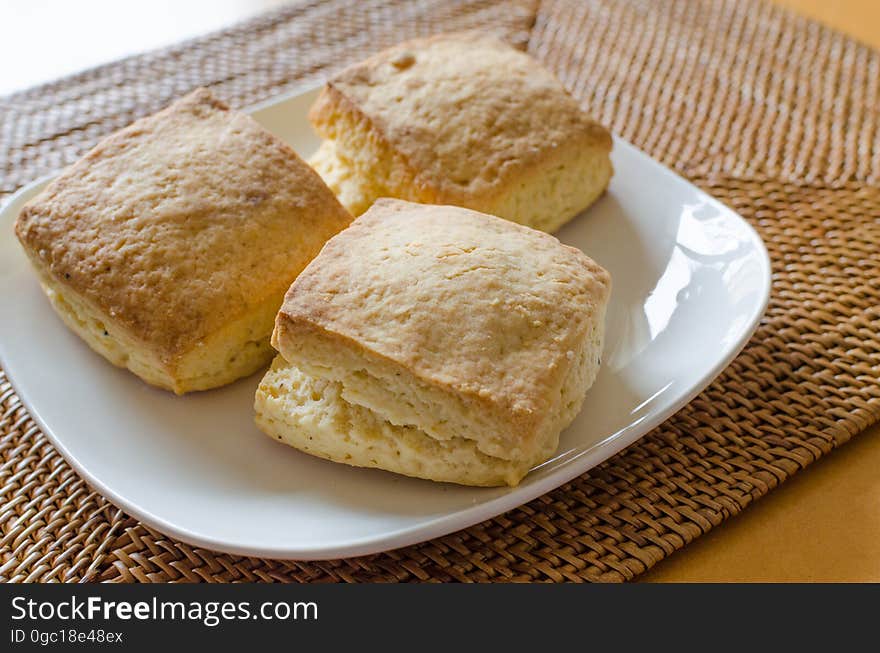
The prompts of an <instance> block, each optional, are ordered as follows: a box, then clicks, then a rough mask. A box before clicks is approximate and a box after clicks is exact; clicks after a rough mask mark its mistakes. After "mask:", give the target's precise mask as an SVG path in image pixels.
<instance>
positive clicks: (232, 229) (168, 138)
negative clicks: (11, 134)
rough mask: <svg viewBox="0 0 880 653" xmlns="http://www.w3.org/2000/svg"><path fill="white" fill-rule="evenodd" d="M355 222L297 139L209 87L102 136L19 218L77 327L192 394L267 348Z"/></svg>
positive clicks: (116, 358)
mask: <svg viewBox="0 0 880 653" xmlns="http://www.w3.org/2000/svg"><path fill="white" fill-rule="evenodd" d="M350 221H351V216H350V215H349V214H348V212H347V211H346V210H345V209H344V208H343V207H342V206H341V205H340V204H339V203H338V202H337V201H336V199H335V197H334V196H333V194H332V193H331V192H330V190H329V189H328V188H327V187H326V186H325V185H324V183H323V182H322V181H321V179H320V177H319V176H318V175H317V174H316V173H315V172H314V171H313V170H312V169H311V168H309V166H308V165H307V164H306V163H305V162H303V161H302V160H301V159H300V158H299V157H298V156H297V154H296V153H295V152H294V151H293V150H292V149H291V148H290V147H288V146H287V145H285V144H284V143H283V142H282V141H281V140H279V139H278V138H276V137H275V136H273V135H272V134H270V133H269V132H267V131H266V130H264V129H263V128H262V127H260V126H259V125H258V124H257V123H256V122H254V121H253V120H252V119H251V118H250V117H248V116H246V115H244V114H242V113H239V112H237V111H231V110H229V109H228V108H227V107H226V106H225V105H224V104H223V103H222V102H220V101H218V100H216V99H215V98H214V97H213V96H212V95H211V94H210V93H209V92H208V91H207V90H204V89H201V90H197V91H195V92H193V93H191V94H190V95H188V96H186V97H184V98H183V99H181V100H179V101H178V102H176V103H174V104H173V105H171V106H170V107H168V108H167V109H165V110H163V111H160V112H159V113H157V114H155V115H153V116H150V117H148V118H145V119H142V120H138V121H137V122H135V123H134V124H132V125H131V126H129V127H127V128H125V129H123V130H122V131H120V132H118V133H116V134H114V135H112V136H110V137H109V138H107V139H105V140H104V141H102V142H101V143H100V144H99V145H98V146H97V147H95V148H94V149H93V150H92V151H91V152H89V153H88V154H86V155H85V156H84V157H83V158H82V159H81V160H80V161H78V162H77V163H76V164H74V165H73V166H72V167H70V168H69V169H67V170H66V171H65V172H63V173H62V174H61V176H59V177H58V178H57V179H56V180H55V181H53V182H52V183H51V184H49V186H48V187H47V188H46V189H45V190H44V191H43V192H42V193H41V194H40V195H39V196H37V197H36V198H34V199H33V200H32V201H31V202H29V203H28V204H27V205H26V206H25V208H24V209H23V210H22V212H21V214H20V215H19V218H18V221H17V222H16V226H15V230H16V234H17V235H18V238H19V240H20V241H21V243H22V245H23V246H24V249H25V251H26V252H27V254H28V256H29V257H30V259H31V261H32V263H33V264H34V266H35V267H36V269H37V271H38V272H39V274H40V278H41V281H42V283H43V286H44V288H45V290H46V293H47V295H48V296H49V298H50V300H51V301H52V305H53V306H54V307H55V309H56V310H57V311H58V313H59V315H60V316H61V318H62V319H63V320H64V322H65V323H66V324H67V325H68V326H69V327H70V328H71V329H73V330H74V331H75V332H76V333H77V334H78V335H80V336H81V337H82V338H83V339H84V340H85V341H86V342H87V343H88V344H89V345H90V346H91V347H92V348H93V349H94V350H95V351H97V352H99V353H100V354H102V355H103V356H105V357H106V358H107V359H108V360H110V361H111V362H112V363H114V364H115V365H119V366H121V367H127V368H128V369H130V370H131V371H132V372H134V373H135V374H137V375H138V376H140V377H141V378H143V379H144V380H145V381H147V382H149V383H152V384H154V385H157V386H160V387H163V388H168V389H170V390H173V391H174V392H177V393H183V392H187V391H190V390H204V389H207V388H213V387H216V386H220V385H223V384H225V383H229V382H231V381H233V380H235V379H237V378H239V377H242V376H245V375H248V374H251V373H252V372H254V371H256V370H257V369H259V367H261V366H262V365H264V364H266V363H267V362H268V361H269V359H270V358H271V355H272V354H271V347H270V346H269V342H268V341H269V334H270V332H271V330H272V325H273V322H274V317H275V313H276V312H277V310H278V307H279V306H280V305H281V300H282V298H283V296H284V292H285V290H287V288H288V286H289V285H290V283H291V281H293V279H294V278H295V277H296V275H297V274H299V272H300V271H301V270H302V269H303V268H304V267H305V266H306V264H307V263H308V262H309V261H310V260H311V259H312V258H313V257H314V256H315V255H316V254H317V253H318V251H319V250H320V249H321V247H322V246H323V244H324V242H325V241H326V240H327V239H328V238H329V237H330V236H332V235H333V234H335V233H336V232H338V231H339V230H341V229H342V228H344V227H345V226H346V225H347V224H348V223H349V222H350Z"/></svg>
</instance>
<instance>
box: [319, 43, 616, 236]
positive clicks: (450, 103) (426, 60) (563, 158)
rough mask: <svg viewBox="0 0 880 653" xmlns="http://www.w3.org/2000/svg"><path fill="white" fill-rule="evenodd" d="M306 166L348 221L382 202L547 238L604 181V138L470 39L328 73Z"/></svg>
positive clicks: (401, 49)
mask: <svg viewBox="0 0 880 653" xmlns="http://www.w3.org/2000/svg"><path fill="white" fill-rule="evenodd" d="M309 118H310V120H311V122H312V124H313V125H314V127H315V130H316V131H317V132H318V134H319V135H320V136H321V137H322V138H323V139H325V140H324V141H323V142H322V144H321V146H320V148H319V150H318V151H317V152H316V153H315V154H314V155H313V157H312V158H311V159H310V160H309V162H310V163H311V165H312V166H313V167H314V168H315V169H316V170H317V171H318V172H319V173H320V174H321V176H322V177H324V181H326V182H327V184H328V185H329V186H330V188H332V189H333V191H334V192H335V193H336V194H337V196H338V197H339V199H340V201H341V202H342V203H343V204H344V205H345V206H346V207H347V208H348V209H349V211H351V212H352V213H353V214H354V215H360V214H361V213H362V212H364V211H365V210H366V209H367V208H369V206H370V205H371V204H372V203H373V201H374V200H376V199H377V198H379V197H396V198H399V199H405V200H410V201H414V202H423V203H426V204H453V205H456V206H463V207H467V208H471V209H474V210H477V211H483V212H486V213H490V214H492V215H497V216H501V217H503V218H507V219H508V220H513V221H514V222H519V223H520V224H524V225H527V226H530V227H534V228H536V229H542V230H544V231H555V230H556V229H558V228H559V227H561V226H562V225H563V224H565V223H566V222H567V221H568V220H570V219H571V218H573V217H574V216H575V215H577V214H578V213H580V212H581V211H583V210H584V209H585V208H587V207H588V206H589V205H590V204H592V202H593V201H594V200H596V198H598V197H599V196H600V195H601V194H602V192H603V191H604V190H605V188H606V187H607V186H608V182H609V180H610V179H611V174H612V167H611V160H610V158H609V153H610V151H611V135H610V134H609V133H608V130H606V129H605V128H604V127H602V126H601V125H599V124H598V123H596V122H595V121H593V120H591V119H590V118H589V116H587V115H586V114H585V113H584V111H583V110H582V109H581V108H580V107H579V106H578V103H577V102H576V101H575V99H574V98H572V97H571V95H569V94H568V93H567V92H566V90H565V89H564V88H563V86H562V84H561V83H560V82H559V80H557V79H556V77H554V76H553V74H552V73H550V72H549V71H548V70H546V69H545V68H543V67H542V66H541V65H540V64H539V63H538V62H537V61H535V60H534V59H532V58H531V57H530V56H528V55H527V54H525V53H523V52H520V51H518V50H516V49H514V48H513V47H511V46H509V45H507V44H505V43H504V42H502V41H501V40H499V39H497V38H495V37H493V36H488V35H485V34H481V33H476V32H466V33H460V34H451V35H441V36H435V37H432V38H427V39H419V40H413V41H409V42H406V43H402V44H400V45H398V46H396V47H393V48H391V49H389V50H385V51H384V52H381V53H379V54H377V55H375V56H373V57H371V58H369V59H367V60H365V61H363V62H361V63H358V64H355V65H353V66H351V67H349V68H347V69H345V70H343V71H342V72H340V73H339V74H338V75H336V76H335V77H334V78H333V79H331V80H330V81H329V82H328V83H327V84H326V86H325V87H324V89H323V90H322V91H321V93H320V95H319V97H318V99H317V100H316V101H315V104H314V105H313V106H312V108H311V111H310V113H309Z"/></svg>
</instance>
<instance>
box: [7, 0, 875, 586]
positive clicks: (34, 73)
mask: <svg viewBox="0 0 880 653" xmlns="http://www.w3.org/2000/svg"><path fill="white" fill-rule="evenodd" d="M779 1H780V2H781V4H784V5H787V6H789V7H791V8H793V9H795V10H798V11H801V12H803V13H805V14H807V15H810V16H812V17H814V18H817V19H819V20H822V21H824V22H826V23H828V24H830V25H832V26H833V27H836V28H837V29H840V30H843V31H844V32H847V33H849V34H850V35H852V36H854V37H856V38H858V39H860V40H861V41H863V42H866V43H869V44H871V45H873V46H875V47H878V48H880V0H836V1H835V2H828V1H827V0H779ZM282 2H283V0H188V1H187V2H184V3H180V2H179V1H176V0H156V1H155V2H144V1H143V0H139V1H138V0H133V1H132V2H127V3H124V9H121V8H120V7H121V3H118V2H116V0H81V1H80V2H77V3H70V2H67V1H66V0H44V1H42V2H32V0H8V1H7V2H4V3H2V6H0V22H8V24H15V26H16V29H15V30H12V31H11V32H10V34H8V35H7V38H5V39H4V40H3V41H2V42H0V59H2V60H5V61H15V62H16V64H15V66H14V67H6V68H5V69H2V70H0V94H3V93H8V92H11V91H13V90H17V89H18V88H23V87H25V86H30V85H33V84H38V83H41V82H45V81H48V80H50V79H52V78H55V77H60V76H63V75H67V74H70V73H73V72H76V70H78V69H80V68H84V67H89V66H93V65H97V64H99V63H103V62H105V61H109V60H111V59H115V58H119V57H122V56H126V55H129V54H133V53H135V52H138V51H142V50H146V49H149V48H154V47H159V46H162V45H166V44H169V43H172V42H174V41H177V40H180V39H183V38H186V37H189V36H194V35H196V34H199V33H203V32H206V31H208V30H211V29H216V28H219V27H222V26H224V25H225V24H229V23H232V22H235V21H237V20H240V19H243V18H246V17H248V16H250V15H252V14H254V13H257V12H259V11H261V10H263V9H266V8H270V7H272V6H275V5H277V4H281V3H282ZM168 16H174V19H173V20H169V19H168V18H167V17H168ZM65 17H67V18H65ZM4 19H5V20H4ZM72 21H75V22H76V25H77V30H76V31H74V30H68V29H66V26H68V25H69V24H71V22H72ZM52 25H55V26H58V29H57V31H56V32H53V33H52V34H51V35H50V36H51V39H50V40H51V42H53V43H54V46H55V47H53V48H51V49H50V50H51V52H50V51H48V50H46V49H45V48H44V47H43V45H42V44H44V43H45V42H46V40H47V39H46V34H45V30H46V28H47V26H52ZM36 34H42V36H41V37H40V38H35V35H36ZM57 52H66V53H68V54H67V56H65V57H64V58H61V59H59V58H58V57H57V55H56V54H53V53H57ZM877 470H880V427H875V428H873V429H871V430H870V431H869V432H867V433H864V434H862V435H860V436H858V437H856V438H855V439H854V440H853V441H852V442H851V443H849V444H847V445H846V446H845V447H843V448H842V449H841V450H839V451H837V452H834V453H832V454H831V455H829V456H827V457H825V458H823V459H822V460H820V461H819V462H817V463H815V464H814V465H813V466H811V467H810V468H809V469H808V470H806V471H804V472H802V473H801V474H800V475H799V476H798V477H796V478H794V479H792V480H791V481H789V482H787V483H785V484H784V485H783V486H782V487H780V488H778V489H776V490H775V491H773V492H772V493H771V494H770V495H769V496H767V497H766V498H764V499H762V500H761V501H759V502H757V503H756V504H755V505H753V506H751V507H749V508H748V509H747V510H746V511H745V512H744V513H743V514H742V515H740V516H739V517H736V518H734V519H732V520H731V521H730V522H728V523H727V524H724V525H722V526H721V527H719V528H717V529H715V530H713V531H712V532H711V533H710V534H709V535H707V536H705V537H702V538H700V539H699V540H698V541H696V542H695V543H693V544H691V545H689V546H687V547H686V548H684V549H683V550H682V551H680V552H678V553H676V554H674V555H672V556H671V557H670V558H669V559H667V560H665V561H663V562H661V563H660V564H659V565H658V566H657V567H656V568H655V569H654V570H652V571H651V572H650V573H649V574H647V575H646V576H644V577H643V579H644V580H648V581H748V580H763V581H811V580H824V581H838V580H840V581H880V474H878V473H877Z"/></svg>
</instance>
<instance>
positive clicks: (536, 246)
mask: <svg viewBox="0 0 880 653" xmlns="http://www.w3.org/2000/svg"><path fill="white" fill-rule="evenodd" d="M609 293H610V278H609V276H608V273H607V272H606V271H605V270H603V269H602V268H601V267H599V266H598V265H597V264H596V263H594V262H593V261H592V260H591V259H589V258H588V257H587V256H586V255H584V254H583V253H582V252H580V251H579V250H577V249H574V248H572V247H567V246H565V245H562V244H561V243H560V242H559V241H558V240H556V238H554V237H553V236H550V235H548V234H545V233H542V232H540V231H536V230H533V229H530V228H527V227H523V226H520V225H516V224H513V223H512V222H508V221H506V220H502V219H499V218H496V217H493V216H489V215H485V214H481V213H477V212H475V211H470V210H467V209H463V208H458V207H451V206H426V205H419V204H412V203H409V202H404V201H399V200H380V201H378V202H376V203H375V204H374V205H373V207H372V208H371V209H370V210H369V211H367V213H365V214H364V215H363V216H361V217H360V218H359V219H357V220H356V221H355V222H354V223H352V225H351V226H350V227H349V228H348V229H346V230H345V231H343V232H341V233H340V234H338V235H337V236H335V237H334V238H332V239H331V240H330V241H329V242H328V243H327V245H326V246H325V247H324V249H323V250H322V251H321V253H320V254H319V255H318V256H317V257H316V258H315V260H314V261H312V263H310V264H309V266H308V267H307V268H306V269H305V270H304V271H303V273H302V274H301V275H300V276H299V277H298V278H297V280H296V281H295V282H294V283H293V285H292V286H291V288H290V290H289V291H288V293H287V295H286V297H285V300H284V304H283V305H282V307H281V310H280V311H279V313H278V318H277V322H276V326H275V331H274V334H273V338H272V342H273V345H274V346H275V348H276V349H278V351H279V352H280V354H281V356H280V357H279V358H278V359H276V361H275V363H274V364H273V367H272V369H271V370H270V372H269V373H268V374H267V375H266V377H265V378H264V380H263V382H262V383H261V385H260V388H259V390H258V392H257V398H256V410H257V423H258V425H259V426H260V428H262V429H263V430H264V431H265V432H266V433H268V434H269V435H271V436H273V437H276V438H278V439H280V440H282V441H284V442H286V443H288V444H291V445H293V446H295V447H297V448H299V449H302V450H304V451H307V452H309V453H311V454H314V455H317V456H321V457H324V458H329V459H331V460H336V461H339V462H345V463H348V464H351V465H358V466H364V467H379V468H382V469H387V470H391V471H395V472H399V473H402V474H408V475H411V476H419V477H423V478H429V479H433V480H440V481H452V482H456V483H464V484H469V485H499V484H504V483H508V484H510V485H516V484H517V483H518V482H519V481H520V479H521V478H522V477H523V476H524V475H525V474H526V473H527V472H528V470H529V469H530V468H531V467H532V466H534V465H535V464H537V463H539V462H542V461H544V460H546V459H547V458H548V457H549V456H550V455H551V454H552V453H553V451H555V449H556V447H557V445H558V438H559V432H560V431H561V430H562V429H563V428H565V426H567V425H568V424H569V423H570V422H571V420H572V419H573V418H574V416H575V415H576V414H577V413H578V411H579V410H580V406H581V403H582V401H583V398H584V395H585V393H586V391H587V389H588V388H589V386H590V385H591V384H592V383H593V380H594V379H595V376H596V373H597V371H598V369H599V356H600V354H601V351H602V338H603V331H604V314H605V307H606V305H607V302H608V297H609Z"/></svg>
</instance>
